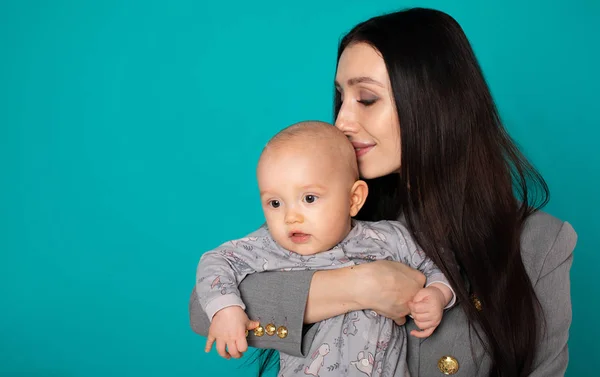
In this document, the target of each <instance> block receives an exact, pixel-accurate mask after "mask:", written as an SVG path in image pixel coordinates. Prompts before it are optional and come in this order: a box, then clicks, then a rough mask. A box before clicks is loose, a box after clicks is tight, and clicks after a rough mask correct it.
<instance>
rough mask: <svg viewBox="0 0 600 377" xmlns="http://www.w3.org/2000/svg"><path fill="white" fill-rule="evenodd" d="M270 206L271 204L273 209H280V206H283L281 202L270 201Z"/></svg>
mask: <svg viewBox="0 0 600 377" xmlns="http://www.w3.org/2000/svg"><path fill="white" fill-rule="evenodd" d="M268 204H269V206H271V207H273V208H279V206H280V205H281V203H280V202H279V200H269V203H268Z"/></svg>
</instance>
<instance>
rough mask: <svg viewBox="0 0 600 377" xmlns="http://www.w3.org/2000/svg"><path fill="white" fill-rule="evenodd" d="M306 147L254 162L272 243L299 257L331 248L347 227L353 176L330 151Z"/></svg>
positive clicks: (268, 154) (273, 152) (269, 153)
mask: <svg viewBox="0 0 600 377" xmlns="http://www.w3.org/2000/svg"><path fill="white" fill-rule="evenodd" d="M321 152H323V151H320V150H319V148H315V147H311V146H293V145H292V146H285V147H282V148H275V149H272V150H269V151H267V152H266V153H265V154H264V155H263V157H262V158H261V161H260V163H259V166H258V171H257V175H258V185H259V188H260V195H261V202H262V208H263V211H264V214H265V218H266V220H267V225H268V226H269V231H270V232H271V235H272V236H273V238H274V239H275V241H276V242H277V243H278V244H279V245H281V246H282V247H283V248H285V249H287V250H290V251H293V252H295V253H298V254H301V255H312V254H316V253H319V252H322V251H326V250H329V249H331V248H333V247H334V246H335V245H336V244H338V243H339V242H340V241H342V240H343V239H344V237H345V236H346V235H347V234H348V232H349V231H350V228H351V216H350V206H351V190H352V185H353V184H354V181H355V180H354V179H353V177H351V175H350V174H349V173H348V169H344V168H343V167H342V164H341V163H340V161H339V160H336V158H335V157H333V156H332V154H331V153H321Z"/></svg>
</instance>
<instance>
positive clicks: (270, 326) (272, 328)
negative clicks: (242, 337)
mask: <svg viewBox="0 0 600 377" xmlns="http://www.w3.org/2000/svg"><path fill="white" fill-rule="evenodd" d="M275 330H276V328H275V325H274V324H272V323H269V324H268V325H266V326H265V331H266V332H267V335H268V336H272V335H274V334H275Z"/></svg>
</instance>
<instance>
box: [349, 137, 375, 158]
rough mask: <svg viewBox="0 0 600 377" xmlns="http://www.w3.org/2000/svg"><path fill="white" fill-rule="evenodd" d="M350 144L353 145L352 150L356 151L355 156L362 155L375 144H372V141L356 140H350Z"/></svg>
mask: <svg viewBox="0 0 600 377" xmlns="http://www.w3.org/2000/svg"><path fill="white" fill-rule="evenodd" d="M352 146H353V147H354V151H355V153H356V157H360V156H364V155H365V154H366V153H368V152H369V151H370V150H371V149H373V147H374V146H375V144H372V143H362V142H358V141H353V142H352Z"/></svg>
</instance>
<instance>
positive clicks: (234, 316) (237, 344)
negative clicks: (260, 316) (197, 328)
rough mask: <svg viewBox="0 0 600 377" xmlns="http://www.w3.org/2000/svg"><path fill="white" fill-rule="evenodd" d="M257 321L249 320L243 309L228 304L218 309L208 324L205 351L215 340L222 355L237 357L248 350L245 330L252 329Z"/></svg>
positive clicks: (209, 348) (207, 350)
mask: <svg viewBox="0 0 600 377" xmlns="http://www.w3.org/2000/svg"><path fill="white" fill-rule="evenodd" d="M258 325H259V323H258V322H257V321H251V320H250V319H249V318H248V316H247V315H246V312H245V311H244V309H242V308H241V307H239V306H229V307H226V308H224V309H221V310H219V311H218V312H217V313H216V314H215V316H214V317H213V320H212V322H211V324H210V328H209V329H208V337H207V339H206V347H205V350H204V351H205V352H210V350H211V348H212V346H213V343H214V342H217V352H218V353H219V355H221V356H222V357H224V358H226V359H229V358H230V357H233V358H234V359H239V358H240V357H242V356H243V353H244V352H246V351H247V350H248V342H247V341H246V332H247V331H248V330H253V329H254V328H255V327H257V326H258Z"/></svg>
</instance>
